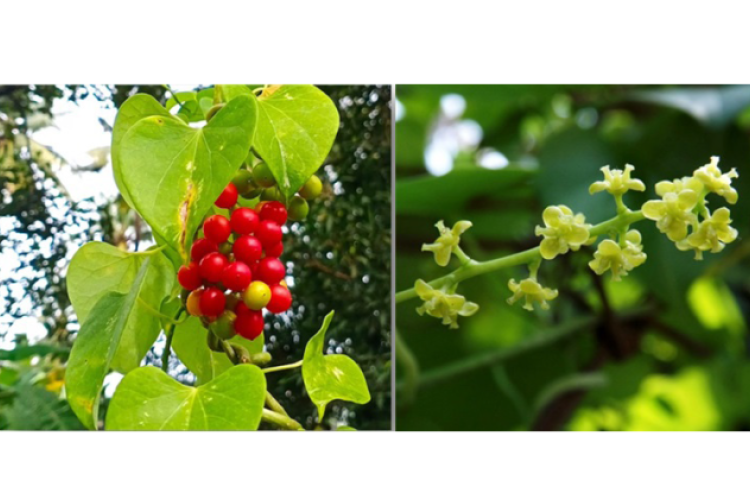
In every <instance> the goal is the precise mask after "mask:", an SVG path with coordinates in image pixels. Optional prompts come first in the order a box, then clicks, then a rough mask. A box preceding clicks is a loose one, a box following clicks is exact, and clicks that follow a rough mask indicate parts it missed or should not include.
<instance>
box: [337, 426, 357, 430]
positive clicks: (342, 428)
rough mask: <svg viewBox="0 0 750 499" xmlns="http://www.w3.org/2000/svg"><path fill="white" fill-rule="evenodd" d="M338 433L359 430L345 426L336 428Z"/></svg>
mask: <svg viewBox="0 0 750 499" xmlns="http://www.w3.org/2000/svg"><path fill="white" fill-rule="evenodd" d="M336 431H357V429H356V428H352V427H351V426H346V425H344V426H339V427H338V428H336Z"/></svg>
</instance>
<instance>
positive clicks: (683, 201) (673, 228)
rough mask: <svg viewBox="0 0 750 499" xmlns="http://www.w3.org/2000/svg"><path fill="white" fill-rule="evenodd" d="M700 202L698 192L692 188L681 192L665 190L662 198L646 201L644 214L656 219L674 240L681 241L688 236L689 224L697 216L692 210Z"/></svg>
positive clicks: (657, 224) (695, 219) (662, 230)
mask: <svg viewBox="0 0 750 499" xmlns="http://www.w3.org/2000/svg"><path fill="white" fill-rule="evenodd" d="M697 203H698V194H697V193H696V192H695V191H693V190H690V189H683V190H682V191H680V192H679V193H677V192H674V191H665V192H664V196H663V197H662V199H660V200H652V201H646V203H644V205H643V208H642V210H643V215H644V216H645V217H646V218H648V219H650V220H655V221H656V227H657V228H658V229H659V230H660V231H661V232H662V233H664V234H666V235H667V237H668V238H669V239H671V240H672V241H675V242H676V241H681V240H683V239H685V236H687V231H688V225H691V224H694V223H696V221H697V218H696V216H695V214H694V213H692V212H691V210H692V209H693V208H694V207H695V205H696V204H697Z"/></svg>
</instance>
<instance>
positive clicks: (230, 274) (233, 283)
mask: <svg viewBox="0 0 750 499" xmlns="http://www.w3.org/2000/svg"><path fill="white" fill-rule="evenodd" d="M252 280H253V274H252V273H251V272H250V267H248V266H247V265H246V264H244V263H242V262H232V263H230V264H229V265H227V266H226V267H225V268H224V272H223V273H222V274H221V283H222V284H223V285H224V287H225V288H227V289H231V290H232V291H242V290H244V289H245V288H247V287H248V286H249V285H250V282H252Z"/></svg>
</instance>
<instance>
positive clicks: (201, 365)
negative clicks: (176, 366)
mask: <svg viewBox="0 0 750 499" xmlns="http://www.w3.org/2000/svg"><path fill="white" fill-rule="evenodd" d="M229 342H230V343H232V344H235V345H240V346H243V347H245V348H246V349H247V350H248V351H249V352H250V353H251V354H256V353H261V352H262V351H263V343H264V340H263V335H262V334H261V335H260V337H258V338H255V339H254V340H253V341H249V340H246V339H245V338H242V337H240V336H235V337H234V338H232V339H231V340H230V341H229ZM172 348H173V349H174V352H175V353H176V354H177V357H179V359H180V361H181V362H182V363H183V364H185V367H187V368H188V369H189V370H190V372H192V373H193V374H195V376H196V378H198V381H197V383H196V384H198V385H202V384H204V383H207V382H209V381H211V380H212V379H214V378H215V377H217V376H219V375H220V374H222V373H224V372H225V371H227V370H229V369H230V368H231V367H232V366H233V364H232V362H231V361H230V360H229V359H228V358H227V356H226V355H225V354H224V353H223V352H214V351H212V350H211V349H210V348H208V330H207V329H206V328H204V327H203V324H201V321H200V319H198V318H197V317H191V318H189V319H188V320H186V321H185V322H183V323H181V324H178V325H177V327H176V328H175V331H174V337H173V339H172Z"/></svg>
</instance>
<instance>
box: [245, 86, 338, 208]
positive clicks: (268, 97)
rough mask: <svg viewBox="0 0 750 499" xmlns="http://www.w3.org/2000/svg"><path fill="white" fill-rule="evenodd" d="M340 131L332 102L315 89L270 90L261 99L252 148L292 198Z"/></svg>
mask: <svg viewBox="0 0 750 499" xmlns="http://www.w3.org/2000/svg"><path fill="white" fill-rule="evenodd" d="M338 129H339V113H338V110H337V109H336V106H335V105H334V103H333V101H331V99H329V98H328V96H327V95H326V94H324V93H323V92H321V91H320V90H319V89H317V88H315V87H314V86H312V85H281V86H271V87H267V88H266V89H264V90H263V93H262V94H261V95H260V97H258V129H257V131H256V136H255V141H254V142H253V147H254V148H255V150H256V151H258V154H260V156H261V157H262V158H263V160H264V161H265V162H266V163H267V164H268V166H269V167H270V168H271V171H272V172H273V175H274V177H275V178H276V181H277V182H278V184H279V188H280V189H281V192H283V193H284V195H285V196H286V197H287V198H289V197H291V196H293V195H294V193H296V192H297V191H298V190H299V189H300V188H301V187H302V186H303V185H304V183H305V182H306V181H307V179H309V178H310V177H311V176H312V174H313V173H315V171H316V170H317V169H318V168H320V166H321V165H322V164H323V161H325V159H326V156H328V152H329V151H330V150H331V146H332V145H333V140H334V139H335V138H336V133H337V132H338Z"/></svg>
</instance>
